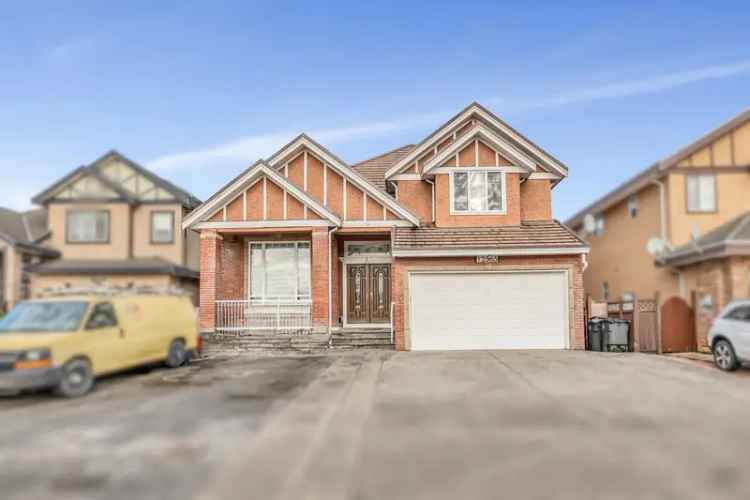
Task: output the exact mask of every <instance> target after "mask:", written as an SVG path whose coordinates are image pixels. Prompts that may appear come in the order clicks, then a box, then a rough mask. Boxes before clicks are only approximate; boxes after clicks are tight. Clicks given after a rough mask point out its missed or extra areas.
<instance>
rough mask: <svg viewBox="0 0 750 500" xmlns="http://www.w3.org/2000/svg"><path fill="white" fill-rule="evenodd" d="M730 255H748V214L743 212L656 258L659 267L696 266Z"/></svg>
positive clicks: (749, 232) (749, 220) (749, 226)
mask: <svg viewBox="0 0 750 500" xmlns="http://www.w3.org/2000/svg"><path fill="white" fill-rule="evenodd" d="M731 255H750V212H745V213H744V214H742V215H740V216H739V217H735V218H734V219H732V220H730V221H729V222H726V223H724V224H722V225H721V226H719V227H717V228H715V229H713V230H712V231H710V232H708V233H706V234H704V235H703V236H701V237H700V238H698V239H696V240H694V241H691V242H690V243H687V244H685V245H682V246H680V247H678V248H675V249H674V250H671V251H667V252H665V253H664V254H662V255H660V256H658V257H657V259H656V262H657V263H658V264H661V265H671V266H675V267H682V266H687V265H690V264H696V263H698V262H703V261H706V260H710V259H716V258H721V257H728V256H731Z"/></svg>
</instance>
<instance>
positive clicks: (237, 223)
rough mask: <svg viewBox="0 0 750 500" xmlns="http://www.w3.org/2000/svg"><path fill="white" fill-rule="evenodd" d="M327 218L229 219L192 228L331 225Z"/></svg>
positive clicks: (200, 223)
mask: <svg viewBox="0 0 750 500" xmlns="http://www.w3.org/2000/svg"><path fill="white" fill-rule="evenodd" d="M332 225H333V224H332V223H331V222H330V221H327V220H319V219H312V220H310V219H307V220H306V219H299V220H259V221H227V222H210V221H209V222H196V223H195V224H193V225H192V226H191V227H192V229H264V228H269V229H270V228H277V227H331V226H332Z"/></svg>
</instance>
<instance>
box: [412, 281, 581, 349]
mask: <svg viewBox="0 0 750 500" xmlns="http://www.w3.org/2000/svg"><path fill="white" fill-rule="evenodd" d="M566 282H567V279H566V275H565V273H564V272H551V271H545V272H513V273H491V272H476V273H425V274H423V273H413V274H411V275H410V282H409V283H410V286H409V297H410V301H409V306H410V309H409V319H410V332H411V334H410V335H411V348H412V349H413V350H449V349H561V348H565V347H566V346H567V338H568V327H567V325H568V308H567V293H568V292H567V283H566Z"/></svg>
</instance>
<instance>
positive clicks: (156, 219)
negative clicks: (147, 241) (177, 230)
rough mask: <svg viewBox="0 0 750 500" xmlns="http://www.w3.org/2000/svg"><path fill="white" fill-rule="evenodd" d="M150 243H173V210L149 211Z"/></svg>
mask: <svg viewBox="0 0 750 500" xmlns="http://www.w3.org/2000/svg"><path fill="white" fill-rule="evenodd" d="M151 243H174V212H151Z"/></svg>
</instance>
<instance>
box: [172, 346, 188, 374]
mask: <svg viewBox="0 0 750 500" xmlns="http://www.w3.org/2000/svg"><path fill="white" fill-rule="evenodd" d="M187 358H188V353H187V351H186V350H185V342H183V341H182V340H173V341H172V343H171V344H169V353H167V366H168V367H170V368H177V367H178V366H182V365H184V364H185V361H187Z"/></svg>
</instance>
